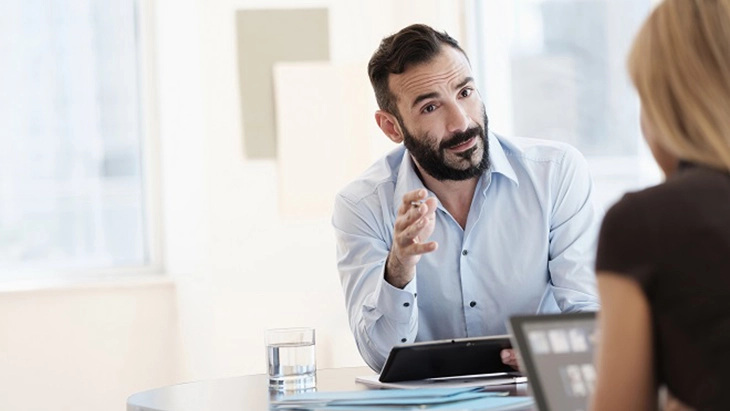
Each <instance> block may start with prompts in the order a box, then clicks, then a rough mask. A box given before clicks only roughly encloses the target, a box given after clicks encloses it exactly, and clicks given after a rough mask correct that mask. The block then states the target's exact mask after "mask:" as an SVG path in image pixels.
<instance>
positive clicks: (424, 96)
mask: <svg viewBox="0 0 730 411" xmlns="http://www.w3.org/2000/svg"><path fill="white" fill-rule="evenodd" d="M438 96H439V93H437V92H435V91H434V92H432V93H426V94H421V95H420V96H418V97H416V99H415V100H413V104H412V105H411V108H413V107H415V106H417V105H418V103H420V102H422V101H423V100H427V99H429V98H436V97H438Z"/></svg>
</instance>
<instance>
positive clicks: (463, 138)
mask: <svg viewBox="0 0 730 411" xmlns="http://www.w3.org/2000/svg"><path fill="white" fill-rule="evenodd" d="M482 134H484V132H483V129H482V127H481V126H474V127H472V128H468V129H466V130H464V131H459V132H456V133H454V134H452V135H451V137H449V139H448V140H444V141H442V142H441V144H440V145H439V149H441V150H446V149H448V148H451V147H455V146H458V145H459V144H462V143H465V142H467V141H469V140H470V139H472V138H473V137H476V136H479V135H482Z"/></svg>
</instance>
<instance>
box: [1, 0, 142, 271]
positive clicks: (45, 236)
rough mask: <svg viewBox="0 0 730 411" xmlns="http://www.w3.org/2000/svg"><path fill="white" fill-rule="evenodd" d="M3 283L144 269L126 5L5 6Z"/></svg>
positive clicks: (109, 1)
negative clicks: (120, 269)
mask: <svg viewBox="0 0 730 411" xmlns="http://www.w3.org/2000/svg"><path fill="white" fill-rule="evenodd" d="M2 4H3V7H2V10H1V11H2V12H0V90H2V92H1V93H2V96H3V97H2V99H0V281H3V280H23V279H27V278H34V277H35V276H41V275H47V274H51V275H58V274H62V275H70V274H74V273H89V272H95V271H99V270H102V271H103V270H104V269H116V268H125V267H126V268H129V267H141V266H147V265H149V264H150V263H151V245H150V227H149V218H148V217H149V216H148V212H147V207H146V204H147V202H146V198H145V181H146V170H145V167H144V164H145V163H144V161H143V159H144V151H143V147H144V144H143V143H144V140H143V139H144V138H145V137H146V136H144V135H143V130H144V127H143V124H144V121H143V116H142V114H143V112H144V107H142V105H141V103H140V102H141V100H142V99H141V98H140V95H141V92H140V47H139V18H138V17H139V14H138V9H137V4H136V2H135V1H132V0H73V1H68V0H3V2H2Z"/></svg>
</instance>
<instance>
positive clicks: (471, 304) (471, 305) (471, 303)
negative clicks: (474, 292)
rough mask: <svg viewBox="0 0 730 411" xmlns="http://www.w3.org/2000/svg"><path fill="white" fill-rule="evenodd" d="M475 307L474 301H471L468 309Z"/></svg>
mask: <svg viewBox="0 0 730 411" xmlns="http://www.w3.org/2000/svg"><path fill="white" fill-rule="evenodd" d="M475 305H477V302H476V301H472V302H470V303H469V307H474V306H475Z"/></svg>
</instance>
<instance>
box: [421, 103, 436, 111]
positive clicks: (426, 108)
mask: <svg viewBox="0 0 730 411" xmlns="http://www.w3.org/2000/svg"><path fill="white" fill-rule="evenodd" d="M434 110H436V106H435V105H433V104H429V105H427V106H426V107H424V108H423V112H424V113H430V112H432V111H434Z"/></svg>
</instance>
